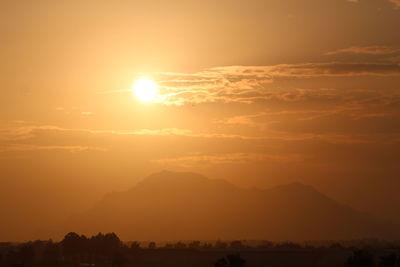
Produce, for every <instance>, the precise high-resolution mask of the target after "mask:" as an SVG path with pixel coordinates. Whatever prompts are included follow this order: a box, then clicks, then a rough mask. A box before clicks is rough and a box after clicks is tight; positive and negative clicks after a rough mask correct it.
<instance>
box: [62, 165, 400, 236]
mask: <svg viewBox="0 0 400 267" xmlns="http://www.w3.org/2000/svg"><path fill="white" fill-rule="evenodd" d="M65 226H66V227H67V228H68V229H74V230H76V231H79V232H83V233H87V234H90V233H96V232H99V231H102V232H107V231H114V232H117V233H119V234H120V235H121V236H122V237H123V238H124V239H126V240H128V239H130V240H191V239H192V240H194V239H197V240H212V239H268V240H277V241H279V240H294V241H299V240H311V239H313V240H323V239H325V240H326V239H359V238H371V237H378V238H389V237H391V236H392V235H393V232H391V231H394V229H393V230H392V228H391V227H388V226H387V225H385V224H384V223H382V222H380V221H378V220H376V219H374V218H373V217H371V216H369V215H366V214H363V213H360V212H358V211H356V210H354V209H352V208H351V207H349V206H346V205H343V204H340V203H338V202H336V201H335V200H333V199H331V198H329V197H327V196H326V195H324V194H322V193H320V192H319V191H317V190H316V189H315V188H314V187H312V186H310V185H306V184H302V183H298V182H295V183H290V184H287V185H280V186H276V187H272V188H269V189H255V188H252V189H246V188H240V187H237V186H235V185H233V184H230V183H229V182H227V181H225V180H221V179H209V178H206V177H205V176H202V175H200V174H195V173H182V172H169V171H162V172H159V173H155V174H152V175H150V176H148V177H147V178H145V179H143V180H141V181H139V182H138V183H137V184H136V185H135V186H133V187H132V188H130V189H129V190H127V191H123V192H117V193H111V194H108V195H106V196H105V197H104V198H103V199H102V200H101V201H99V202H98V203H96V204H95V205H94V206H93V207H92V208H91V209H90V210H88V211H87V212H85V213H83V214H81V215H79V216H75V217H73V218H71V219H70V220H69V221H68V222H67V223H66V225H65Z"/></svg>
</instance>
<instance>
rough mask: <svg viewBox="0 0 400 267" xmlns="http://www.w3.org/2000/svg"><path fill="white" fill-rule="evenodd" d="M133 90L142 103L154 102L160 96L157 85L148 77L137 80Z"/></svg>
mask: <svg viewBox="0 0 400 267" xmlns="http://www.w3.org/2000/svg"><path fill="white" fill-rule="evenodd" d="M132 90H133V94H134V95H135V97H136V98H137V99H139V100H140V101H142V102H153V101H154V100H155V99H156V97H157V94H158V90H157V84H156V83H155V82H153V81H152V80H150V79H149V78H146V77H143V78H140V79H138V80H136V81H135V82H134V84H133V87H132Z"/></svg>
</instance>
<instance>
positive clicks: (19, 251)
mask: <svg viewBox="0 0 400 267" xmlns="http://www.w3.org/2000/svg"><path fill="white" fill-rule="evenodd" d="M399 252H400V246H399V243H396V242H384V241H377V240H361V241H347V242H323V243H318V242H307V243H305V244H300V243H294V242H283V243H274V242H270V241H258V242H255V241H253V242H251V241H245V240H234V241H221V240H218V241H215V242H201V241H188V242H184V241H177V242H169V243H164V244H156V243H155V242H146V243H143V244H142V243H140V242H138V241H132V242H126V243H124V242H122V241H121V240H120V239H119V238H118V236H117V235H116V234H115V233H107V234H102V233H99V234H97V235H95V236H92V237H86V236H85V235H79V234H77V233H73V232H71V233H68V234H67V235H66V236H65V237H64V239H63V240H61V241H60V242H53V241H51V240H49V241H34V242H27V243H22V244H12V243H0V267H39V266H40V267H74V266H91V267H127V266H149V267H150V266H188V267H190V266H215V267H245V266H254V267H255V266H284V265H285V264H287V265H293V266H341V267H342V266H345V267H400V257H399ZM244 255H245V256H244ZM327 259H331V262H329V261H328V262H327Z"/></svg>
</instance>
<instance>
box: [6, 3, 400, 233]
mask: <svg viewBox="0 0 400 267" xmlns="http://www.w3.org/2000/svg"><path fill="white" fill-rule="evenodd" d="M399 29H400V1H399V0H351V1H347V0H323V1H322V0H303V1H299V0H251V1H244V0H229V1H228V0H219V1H215V0H203V1H195V0H180V1H178V0H168V1H165V0H146V1H135V0H130V1H128V0H114V1H105V0H96V1H94V0H86V1H78V0H76V1H75V0H59V1H50V0H48V1H45V0H25V1H23V0H3V1H1V2H0V60H1V62H2V64H1V65H0V70H1V73H2V75H1V78H0V83H1V84H0V85H1V89H0V210H1V213H2V214H1V217H2V219H1V220H0V228H1V229H10V230H9V231H7V232H4V231H0V240H6V239H14V240H15V239H23V238H29V236H31V235H32V233H33V232H34V231H35V230H34V229H36V228H38V227H41V226H44V225H48V224H54V223H57V221H62V220H63V219H64V218H65V217H67V216H68V215H69V214H71V213H74V212H78V211H82V210H83V209H85V208H87V207H88V206H90V205H91V204H92V203H93V202H95V201H96V200H98V199H99V198H100V197H101V196H102V195H103V194H105V193H107V192H110V191H113V190H125V189H127V188H129V187H131V186H132V185H134V184H135V183H136V181H138V179H140V178H142V177H144V176H146V175H148V174H150V173H152V172H155V171H159V170H161V169H170V170H185V171H193V172H200V173H202V174H205V175H207V176H209V177H212V178H224V179H228V180H229V181H231V182H234V183H236V184H239V185H242V186H257V187H269V186H273V185H277V184H284V183H287V182H291V181H301V182H304V183H308V184H312V185H314V186H315V187H316V188H318V189H319V190H321V191H322V192H324V193H326V194H328V195H329V196H332V197H334V198H335V199H337V200H339V201H341V202H342V203H346V204H349V205H351V206H353V207H355V208H357V209H360V210H363V211H367V212H370V213H372V214H374V215H376V216H379V217H381V218H385V219H388V220H392V221H397V222H400V214H399V213H398V210H399V208H400V194H398V188H400V88H399V87H400V34H399V32H400V31H399ZM142 76H147V77H149V78H151V79H152V80H153V81H155V82H156V83H157V84H158V86H159V92H160V95H159V96H158V98H157V101H156V102H154V103H141V102H139V101H138V100H136V99H135V98H134V97H133V96H132V92H131V91H132V90H131V89H130V88H131V87H132V82H133V81H134V80H135V79H137V78H138V77H142ZM27 221H29V222H30V225H31V227H29V229H27V227H26V226H25V224H26V222H27Z"/></svg>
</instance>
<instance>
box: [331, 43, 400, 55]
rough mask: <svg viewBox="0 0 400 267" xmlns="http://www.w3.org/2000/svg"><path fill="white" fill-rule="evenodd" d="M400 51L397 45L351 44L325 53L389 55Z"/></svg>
mask: <svg viewBox="0 0 400 267" xmlns="http://www.w3.org/2000/svg"><path fill="white" fill-rule="evenodd" d="M397 52H400V48H398V47H390V46H382V45H372V46H352V47H348V48H343V49H339V50H335V51H331V52H328V53H326V55H337V54H365V55H390V54H394V53H397Z"/></svg>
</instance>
